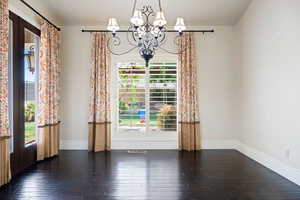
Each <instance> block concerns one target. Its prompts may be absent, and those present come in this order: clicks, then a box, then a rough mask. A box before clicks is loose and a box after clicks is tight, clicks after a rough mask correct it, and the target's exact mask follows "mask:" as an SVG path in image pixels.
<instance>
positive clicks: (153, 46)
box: [107, 0, 186, 66]
mask: <svg viewBox="0 0 300 200" xmlns="http://www.w3.org/2000/svg"><path fill="white" fill-rule="evenodd" d="M158 6H159V11H157V12H156V13H155V11H154V10H153V8H152V7H151V6H150V5H145V6H143V7H142V8H141V9H137V0H135V1H134V6H133V10H132V17H131V18H130V25H129V28H128V30H127V31H124V32H127V40H128V43H129V44H130V46H131V48H129V49H128V50H126V51H125V52H122V53H117V52H115V51H114V50H113V48H115V47H117V46H119V45H120V44H121V39H120V37H118V36H117V32H118V31H120V27H119V25H118V22H117V19H116V18H110V19H109V21H108V26H107V30H108V31H110V32H111V33H112V37H110V38H109V39H108V43H107V46H108V49H109V51H110V52H111V53H112V54H114V55H124V54H126V53H129V52H131V51H133V50H134V49H138V50H139V54H140V55H141V57H142V58H143V59H144V60H145V62H146V66H148V64H149V61H150V60H151V59H152V58H153V57H154V54H155V51H156V50H157V49H162V50H165V51H167V52H168V53H172V52H170V51H168V50H166V49H164V48H162V45H163V44H165V42H166V40H167V32H168V31H167V20H166V19H165V15H164V13H163V10H162V6H161V0H158ZM184 30H186V26H185V24H184V19H183V18H181V17H178V18H177V22H176V24H175V26H174V32H177V33H178V35H177V36H176V37H175V39H174V41H175V44H176V45H178V46H180V45H179V44H180V43H179V38H180V37H181V36H182V33H183V31H184ZM183 50H184V48H181V50H180V51H183ZM177 53H180V52H175V54H177Z"/></svg>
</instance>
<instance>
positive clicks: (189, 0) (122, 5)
mask: <svg viewBox="0 0 300 200" xmlns="http://www.w3.org/2000/svg"><path fill="white" fill-rule="evenodd" d="M161 1H162V7H163V10H164V13H165V16H166V19H167V20H168V24H170V25H173V24H174V23H175V21H176V17H178V16H182V17H184V18H185V20H186V24H187V25H190V26H200V25H234V24H235V23H237V21H238V20H239V19H240V17H241V16H242V15H243V13H244V11H245V10H246V9H247V7H248V5H249V4H250V2H251V0H161ZM28 2H30V0H28ZM133 2H134V0H45V1H43V3H45V4H47V5H46V6H47V7H48V8H49V9H50V10H51V11H52V13H54V15H56V17H57V18H58V19H59V21H60V22H61V23H62V25H83V26H95V25H99V26H101V25H106V23H107V20H108V18H109V17H116V18H117V19H118V20H119V23H120V25H127V24H128V20H129V18H130V15H131V10H132V7H133ZM157 2H158V1H157V0H138V5H140V6H141V5H145V4H150V5H152V6H153V7H154V9H155V10H157V7H158V6H157V4H158V3H157Z"/></svg>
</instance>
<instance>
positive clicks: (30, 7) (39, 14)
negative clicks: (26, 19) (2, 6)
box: [20, 0, 60, 31]
mask: <svg viewBox="0 0 300 200" xmlns="http://www.w3.org/2000/svg"><path fill="white" fill-rule="evenodd" d="M20 1H21V2H22V3H23V4H24V5H25V6H27V7H28V8H29V9H31V10H32V11H33V12H35V14H37V15H38V16H40V17H41V18H43V19H44V20H46V21H47V22H48V23H49V24H51V25H52V26H54V28H56V29H57V30H58V31H60V28H59V27H58V26H56V25H55V24H53V23H52V22H51V21H50V20H48V19H47V18H46V17H44V16H43V15H42V14H41V13H39V12H38V11H37V10H36V9H34V8H33V7H32V6H31V5H29V4H28V3H26V2H25V1H24V0H20Z"/></svg>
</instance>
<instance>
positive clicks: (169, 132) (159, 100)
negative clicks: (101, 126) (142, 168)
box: [111, 56, 178, 149]
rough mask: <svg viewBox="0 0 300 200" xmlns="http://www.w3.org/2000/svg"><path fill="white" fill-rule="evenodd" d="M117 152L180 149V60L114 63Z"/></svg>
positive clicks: (114, 113)
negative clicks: (148, 62) (178, 62)
mask: <svg viewBox="0 0 300 200" xmlns="http://www.w3.org/2000/svg"><path fill="white" fill-rule="evenodd" d="M112 70H113V72H112V82H113V84H112V87H113V88H112V90H111V91H113V94H112V95H113V96H112V100H113V102H112V104H113V106H112V113H113V117H112V120H113V131H112V148H113V149H177V147H178V134H177V130H178V122H177V110H178V109H177V105H178V101H177V100H178V98H177V94H178V93H177V86H178V84H177V83H178V80H177V79H178V73H177V58H172V57H170V56H169V57H167V58H166V57H163V58H162V59H157V58H156V59H154V60H152V62H151V63H150V64H149V67H146V66H145V62H144V61H143V60H138V62H137V61H129V62H128V61H126V60H125V61H122V60H117V61H115V62H113V67H112Z"/></svg>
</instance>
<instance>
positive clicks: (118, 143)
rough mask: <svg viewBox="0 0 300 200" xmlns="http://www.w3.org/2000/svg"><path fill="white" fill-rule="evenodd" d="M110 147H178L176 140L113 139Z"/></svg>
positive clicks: (120, 148)
mask: <svg viewBox="0 0 300 200" xmlns="http://www.w3.org/2000/svg"><path fill="white" fill-rule="evenodd" d="M112 149H115V150H127V149H170V150H173V149H178V148H177V140H114V141H113V142H112Z"/></svg>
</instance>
